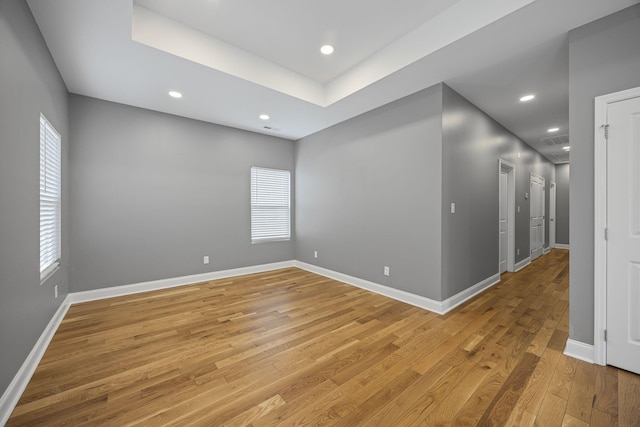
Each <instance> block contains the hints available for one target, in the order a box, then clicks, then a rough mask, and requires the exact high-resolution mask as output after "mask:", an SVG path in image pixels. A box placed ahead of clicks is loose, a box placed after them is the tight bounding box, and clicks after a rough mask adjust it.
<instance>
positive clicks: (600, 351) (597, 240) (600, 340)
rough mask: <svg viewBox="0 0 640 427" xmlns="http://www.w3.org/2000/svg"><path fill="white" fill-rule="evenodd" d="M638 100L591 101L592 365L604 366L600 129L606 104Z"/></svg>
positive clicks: (625, 94)
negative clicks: (592, 139) (592, 226)
mask: <svg viewBox="0 0 640 427" xmlns="http://www.w3.org/2000/svg"><path fill="white" fill-rule="evenodd" d="M636 97H640V87H637V88H633V89H628V90H623V91H620V92H615V93H610V94H608V95H602V96H598V97H596V98H595V100H594V104H595V106H594V108H595V115H594V122H593V126H594V132H593V135H594V141H593V146H594V165H593V169H594V229H593V230H594V233H593V235H594V263H593V279H594V280H593V282H594V283H593V285H594V286H593V303H594V304H593V305H594V306H593V347H594V356H595V357H594V362H595V363H597V364H599V365H606V364H607V343H606V342H605V340H604V334H603V332H602V331H604V330H606V329H607V242H606V240H605V239H604V233H603V231H604V229H605V228H606V227H607V149H606V144H605V143H604V141H605V140H604V132H603V129H602V125H604V124H606V123H607V121H608V120H607V108H608V104H611V103H614V102H619V101H624V100H627V99H631V98H636Z"/></svg>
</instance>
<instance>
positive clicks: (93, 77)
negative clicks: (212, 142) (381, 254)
mask: <svg viewBox="0 0 640 427" xmlns="http://www.w3.org/2000/svg"><path fill="white" fill-rule="evenodd" d="M637 2H638V0H607V1H602V0H562V1H558V0H482V1H478V0H430V1H424V0H395V1H394V2H389V1H388V0H350V1H348V2H345V1H344V0H342V1H339V0H324V1H322V2H317V1H311V0H270V1H268V2H266V1H264V0H181V1H175V0H135V4H134V1H132V0H109V1H104V0H56V1H51V0H28V3H29V6H30V8H31V10H32V12H33V15H34V17H35V19H36V22H37V23H38V26H39V27H40V30H41V32H42V34H43V36H44V38H45V41H46V42H47V45H48V47H49V49H50V51H51V54H52V56H53V58H54V60H55V62H56V65H57V66H58V68H59V70H60V73H61V75H62V77H63V79H64V81H65V83H66V85H67V88H68V90H69V91H70V92H72V93H77V94H81V95H86V96H91V97H95V98H100V99H106V100H109V101H114V102H119V103H123V104H128V105H133V106H137V107H142V108H148V109H152V110H157V111H162V112H166V113H170V114H175V115H179V116H184V117H190V118H194V119H198V120H204V121H208V122H213V123H219V124H223V125H228V126H233V127H236V128H240V129H246V130H251V131H255V132H260V133H265V134H270V135H276V136H280V137H283V138H288V139H294V140H296V139H299V138H302V137H304V136H307V135H309V134H312V133H314V132H317V131H319V130H322V129H324V128H326V127H329V126H331V125H334V124H336V123H339V122H341V121H344V120H347V119H349V118H351V117H354V116H357V115H359V114H362V113H364V112H366V111H369V110H372V109H374V108H376V107H379V106H381V105H384V104H386V103H388V102H391V101H394V100H396V99H399V98H402V97H404V96H406V95H409V94H411V93H414V92H416V91H418V90H421V89H424V88H427V87H429V86H432V85H433V84H436V83H439V82H441V81H444V82H445V83H447V84H448V85H450V86H451V87H452V88H453V89H455V90H456V91H458V92H460V93H461V94H462V95H463V96H465V97H466V98H468V99H469V100H471V101H472V102H473V103H475V104H476V105H477V106H478V107H480V108H481V109H483V110H484V111H486V112H487V113H488V114H489V115H491V116H492V117H494V118H495V119H496V120H498V121H499V122H500V123H502V124H503V125H504V126H505V127H507V128H508V129H509V130H511V131H512V132H513V133H515V134H516V135H518V136H519V137H520V138H522V139H523V140H525V141H526V142H527V143H529V144H530V145H531V146H533V147H534V148H536V149H538V151H540V152H542V153H543V154H545V155H546V156H547V157H548V158H550V159H551V160H552V161H555V162H562V161H566V160H568V159H565V158H563V157H558V158H556V157H554V155H555V154H556V153H560V154H564V152H563V151H562V149H561V147H562V145H564V142H563V141H562V139H558V140H557V141H556V140H554V141H545V142H546V143H545V142H541V141H540V140H541V139H544V138H546V137H548V136H550V134H548V133H547V132H546V130H547V129H548V128H550V127H559V128H560V131H558V132H557V133H556V134H555V135H554V136H556V137H558V136H560V137H561V136H565V138H564V141H566V139H568V137H567V134H568V122H569V117H568V116H569V114H568V41H567V32H568V31H569V30H570V29H573V28H575V27H577V26H580V25H583V24H585V23H588V22H591V21H593V20H595V19H598V18H600V17H603V16H606V15H608V14H610V13H613V12H615V11H617V10H620V9H622V8H625V7H628V6H631V5H633V4H635V3H637ZM325 43H330V44H333V45H334V46H335V49H336V50H335V53H334V54H333V55H331V56H324V55H322V54H321V53H320V52H319V48H320V46H321V45H322V44H325ZM169 90H178V91H180V92H182V93H183V95H184V96H183V98H181V99H178V100H176V99H173V98H170V97H169V96H168V95H167V92H168V91H169ZM525 93H535V94H536V99H535V100H534V101H532V102H530V103H527V104H522V103H520V102H519V101H518V98H519V97H520V96H521V95H523V94H525ZM261 113H267V114H269V115H270V116H271V119H270V120H269V121H267V122H265V121H262V120H260V119H259V117H258V116H259V114H261ZM265 126H267V127H270V128H271V129H267V128H265ZM558 141H560V144H550V142H558Z"/></svg>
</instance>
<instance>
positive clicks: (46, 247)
mask: <svg viewBox="0 0 640 427" xmlns="http://www.w3.org/2000/svg"><path fill="white" fill-rule="evenodd" d="M60 157H61V143H60V134H59V133H58V132H57V131H56V130H55V129H54V127H53V126H51V123H49V121H48V120H47V118H46V117H45V116H43V115H42V114H41V115H40V281H41V282H43V281H44V280H46V279H47V278H48V277H49V276H50V275H51V274H52V273H53V272H54V271H55V270H56V269H57V268H58V266H59V265H60V187H61V185H62V183H61V168H60Z"/></svg>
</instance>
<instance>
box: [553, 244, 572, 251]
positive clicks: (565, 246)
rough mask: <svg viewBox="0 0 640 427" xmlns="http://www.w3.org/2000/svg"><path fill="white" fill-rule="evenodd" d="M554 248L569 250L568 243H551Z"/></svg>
mask: <svg viewBox="0 0 640 427" xmlns="http://www.w3.org/2000/svg"><path fill="white" fill-rule="evenodd" d="M553 248H554V249H567V250H569V245H565V244H564V243H556V244H555V245H553Z"/></svg>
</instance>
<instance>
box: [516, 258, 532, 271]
mask: <svg viewBox="0 0 640 427" xmlns="http://www.w3.org/2000/svg"><path fill="white" fill-rule="evenodd" d="M529 264H531V257H530V256H529V257H526V258H525V259H523V260H522V261H518V262H517V263H516V273H517V272H518V271H520V270H522V269H523V268H525V267H526V266H527V265H529Z"/></svg>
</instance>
